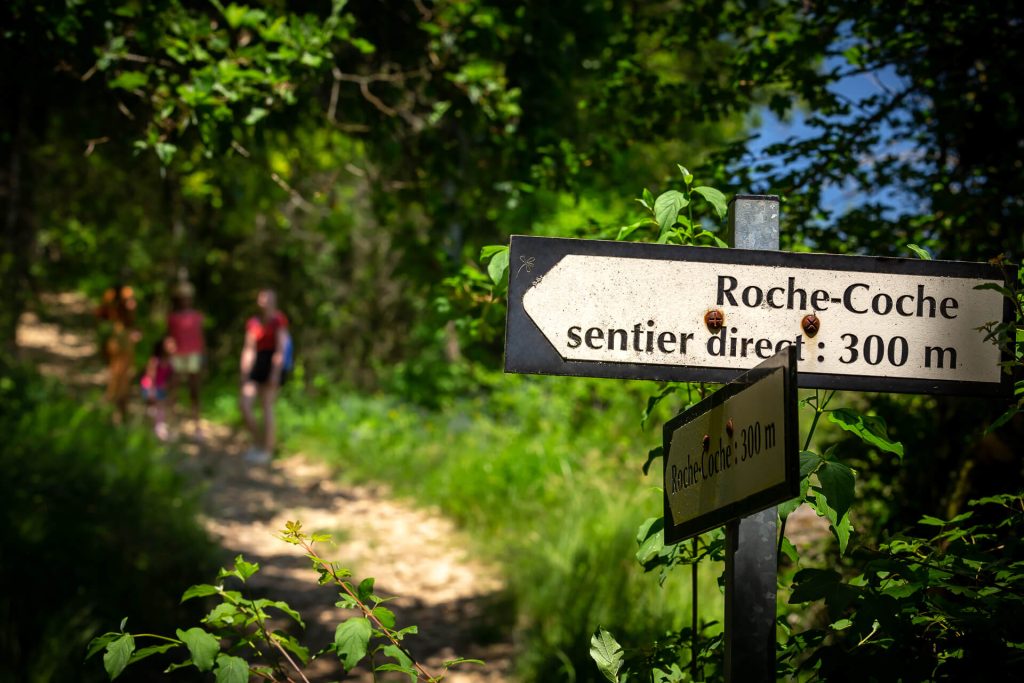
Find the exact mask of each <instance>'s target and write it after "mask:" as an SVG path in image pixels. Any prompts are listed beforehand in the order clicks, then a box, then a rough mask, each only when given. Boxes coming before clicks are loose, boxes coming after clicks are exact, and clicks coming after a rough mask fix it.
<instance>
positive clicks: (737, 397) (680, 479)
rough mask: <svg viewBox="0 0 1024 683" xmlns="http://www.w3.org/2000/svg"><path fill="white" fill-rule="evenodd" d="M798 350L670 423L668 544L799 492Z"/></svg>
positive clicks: (776, 358)
mask: <svg viewBox="0 0 1024 683" xmlns="http://www.w3.org/2000/svg"><path fill="white" fill-rule="evenodd" d="M796 389H797V372H796V348H795V347H793V346H789V347H787V348H785V349H783V350H782V351H780V352H779V353H777V354H776V355H774V356H772V357H771V358H769V359H768V360H766V361H765V362H763V363H761V364H760V365H758V366H757V367H755V368H753V369H752V370H749V371H748V372H746V373H744V374H742V375H740V376H739V377H738V378H736V379H735V380H734V381H732V382H730V383H729V384H727V385H726V386H725V387H723V388H722V389H720V390H719V391H717V392H715V393H714V394H712V395H711V396H709V397H708V398H707V399H705V400H703V401H701V402H700V403H698V404H697V405H695V406H693V407H692V408H690V409H689V410H686V411H685V412H683V413H681V414H679V415H678V416H676V417H675V418H673V419H672V420H670V421H669V422H667V423H666V424H665V429H664V454H665V457H664V463H665V480H664V484H665V543H666V544H670V543H678V542H679V541H682V540H685V539H687V538H690V537H691V536H696V535H697V534H700V533H703V532H705V531H709V530H711V529H714V528H715V527H718V526H721V525H723V524H725V523H726V522H728V521H729V520H731V519H736V518H739V517H743V516H746V515H750V514H753V513H755V512H758V511H759V510H763V509H765V508H767V507H771V506H772V505H776V504H778V503H781V502H783V501H786V500H789V499H791V498H794V497H795V496H797V495H798V494H799V492H800V455H799V446H798V444H797V439H798V434H797V417H796V400H797V397H796Z"/></svg>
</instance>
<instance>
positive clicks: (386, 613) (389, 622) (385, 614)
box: [373, 607, 395, 629]
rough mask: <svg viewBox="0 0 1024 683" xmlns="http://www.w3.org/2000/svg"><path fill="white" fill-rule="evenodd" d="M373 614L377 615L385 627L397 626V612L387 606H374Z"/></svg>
mask: <svg viewBox="0 0 1024 683" xmlns="http://www.w3.org/2000/svg"><path fill="white" fill-rule="evenodd" d="M373 616H375V617H377V620H378V621H379V622H380V623H381V625H382V626H384V628H386V629H392V628H394V627H395V613H394V612H392V611H391V610H389V609H388V608H387V607H374V608H373Z"/></svg>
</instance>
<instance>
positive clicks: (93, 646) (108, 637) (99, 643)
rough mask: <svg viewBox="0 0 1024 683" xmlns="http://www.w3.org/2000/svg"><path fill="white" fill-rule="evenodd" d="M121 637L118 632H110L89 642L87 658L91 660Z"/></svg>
mask: <svg viewBox="0 0 1024 683" xmlns="http://www.w3.org/2000/svg"><path fill="white" fill-rule="evenodd" d="M120 636H121V634H120V633H118V632H116V631H109V632H107V633H104V634H103V635H101V636H96V637H95V638H93V639H92V640H91V641H89V649H88V651H86V653H85V658H86V659H89V658H90V657H92V656H94V655H95V654H96V653H97V652H99V651H100V650H102V649H104V648H105V647H106V646H107V645H109V644H110V643H111V642H112V641H114V640H115V639H117V638H119V637H120Z"/></svg>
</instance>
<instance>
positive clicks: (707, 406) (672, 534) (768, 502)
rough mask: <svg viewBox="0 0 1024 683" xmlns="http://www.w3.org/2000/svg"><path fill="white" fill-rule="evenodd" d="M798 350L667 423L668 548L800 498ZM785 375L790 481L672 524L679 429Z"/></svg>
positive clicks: (664, 481)
mask: <svg viewBox="0 0 1024 683" xmlns="http://www.w3.org/2000/svg"><path fill="white" fill-rule="evenodd" d="M796 365H797V363H796V347H794V346H789V347H787V348H785V349H783V350H782V351H780V352H779V353H777V354H775V355H774V356H772V357H771V358H769V359H768V360H766V361H764V362H763V363H761V364H760V365H758V366H757V367H755V368H752V369H750V370H747V371H746V372H744V373H743V374H742V375H740V376H739V377H737V378H736V380H735V381H733V382H730V383H729V384H727V385H725V386H724V387H722V388H721V389H719V390H718V391H716V392H715V393H713V394H711V396H709V397H707V398H706V399H704V400H703V401H701V402H700V403H698V404H697V405H695V406H693V407H692V408H689V409H687V410H685V411H683V412H682V413H680V414H679V415H677V416H675V417H674V418H672V419H671V420H669V421H668V422H666V423H665V426H664V428H663V430H662V486H663V490H664V493H663V496H662V498H663V501H664V515H665V526H664V535H665V545H672V544H675V543H679V542H680V541H685V540H686V539H688V538H692V537H693V536H697V535H699V534H702V533H704V532H706V531H711V530H712V529H715V528H717V527H720V526H722V525H724V524H726V523H727V522H729V521H731V520H733V519H738V518H740V517H745V516H747V515H751V514H754V513H755V512H760V511H761V510H764V509H766V508H770V507H771V506H773V505H778V504H779V503H782V502H785V501H787V500H790V499H792V498H796V497H797V496H798V495H800V449H799V433H798V422H797V386H798V376H797V367H796ZM773 372H782V373H784V374H783V382H782V396H783V398H782V400H783V403H784V410H783V416H784V417H783V420H784V421H785V429H784V430H783V431H784V444H785V445H784V448H785V458H786V463H785V468H786V479H785V481H784V482H782V483H780V484H776V485H774V486H771V487H769V488H767V489H763V490H761V491H758V492H757V493H755V494H753V495H751V496H747V497H746V498H744V499H742V500H738V501H736V502H734V503H730V504H728V505H725V506H723V507H720V508H718V509H717V510H714V511H712V512H709V513H707V514H704V515H700V516H698V517H694V518H693V519H691V520H688V521H686V522H683V523H682V524H673V523H672V510H671V508H670V506H669V500H668V496H669V481H668V456H669V453H671V452H672V450H671V449H672V435H673V434H674V433H675V431H676V430H677V429H679V428H680V427H682V426H683V425H685V424H687V423H688V422H691V421H692V420H694V419H696V418H698V417H700V416H701V415H703V414H704V413H706V412H708V411H709V410H712V409H714V408H717V407H718V406H720V405H722V404H723V403H725V402H726V401H727V400H729V399H730V398H732V397H733V396H735V395H737V394H739V393H740V392H742V391H744V390H745V389H747V388H749V387H750V385H751V384H754V383H756V382H757V381H758V380H760V379H764V378H765V377H766V376H768V375H769V374H770V373H773Z"/></svg>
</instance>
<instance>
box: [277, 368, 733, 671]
mask: <svg viewBox="0 0 1024 683" xmlns="http://www.w3.org/2000/svg"><path fill="white" fill-rule="evenodd" d="M473 385H474V386H475V387H476V391H477V392H478V393H479V395H478V396H471V395H466V396H464V397H461V398H459V399H447V400H446V401H445V403H444V404H443V410H440V411H438V410H429V409H425V408H423V407H421V406H417V405H415V404H411V403H409V402H403V401H399V400H396V399H395V398H394V397H387V396H380V397H363V396H357V395H352V394H347V393H346V394H342V395H340V396H337V397H336V398H334V399H333V400H332V401H330V402H328V403H326V404H325V403H315V404H314V403H309V402H306V401H300V400H298V399H297V400H296V402H292V403H290V404H289V405H288V406H282V423H289V424H290V425H291V426H290V427H289V430H290V432H289V433H290V436H288V437H287V439H288V445H289V448H293V449H296V450H301V451H302V452H304V453H307V454H310V455H313V456H316V457H320V458H323V459H325V460H327V461H328V462H329V463H333V464H335V465H336V466H337V468H338V471H339V473H340V474H341V476H344V477H345V478H346V479H350V480H355V481H362V480H373V481H388V483H389V485H390V486H391V487H392V488H393V489H394V490H395V491H396V492H397V493H398V494H400V495H408V496H411V497H413V498H415V499H416V500H418V501H421V502H423V503H425V504H429V505H432V506H438V507H439V508H440V509H441V510H442V511H443V512H444V513H446V514H447V515H449V516H451V517H453V518H454V519H455V520H456V521H458V522H459V523H460V524H461V525H462V526H463V527H464V528H465V529H466V531H467V533H468V534H470V535H471V542H473V543H474V545H476V546H478V547H479V548H480V551H481V552H482V553H483V554H484V556H485V557H489V558H492V559H493V560H495V561H496V562H497V563H498V564H499V566H500V567H501V568H502V570H503V574H504V575H505V580H506V582H507V584H508V591H509V595H508V598H507V602H504V601H503V602H500V603H499V604H497V605H495V610H502V611H501V612H500V613H496V614H495V615H494V619H495V620H497V621H499V623H501V624H505V623H513V624H515V625H516V626H515V634H514V635H515V638H516V640H517V642H518V643H519V644H520V646H521V651H520V653H519V654H518V656H517V661H516V666H517V674H518V675H520V676H522V678H523V679H524V680H537V681H547V680H551V681H561V680H565V678H566V677H573V676H575V678H576V680H578V681H585V680H597V678H596V676H598V675H599V674H598V673H597V672H596V671H595V670H594V669H593V664H592V663H591V662H590V658H589V640H590V636H591V635H592V634H593V632H594V630H595V629H596V628H597V627H598V626H599V625H602V626H604V627H605V628H607V629H608V630H609V631H612V632H614V633H616V634H617V635H619V636H621V637H623V638H625V637H629V638H633V639H641V638H643V637H645V634H646V635H649V636H650V637H655V636H658V635H660V634H663V633H665V632H666V631H670V630H673V629H677V628H678V627H679V626H680V623H679V622H680V621H681V620H682V618H683V615H685V614H687V613H688V608H689V605H690V601H689V595H688V594H689V587H688V583H687V584H686V585H683V582H676V581H673V580H669V581H667V582H666V583H665V585H664V587H661V588H659V585H658V580H657V578H656V577H654V576H648V577H645V576H643V574H642V571H641V570H640V568H639V567H635V566H631V565H632V562H631V561H629V560H628V558H630V557H631V556H632V555H633V554H634V553H635V552H636V548H637V546H636V541H635V536H636V519H637V515H638V513H641V514H642V511H647V513H648V514H653V513H654V512H655V511H658V510H660V505H661V498H660V493H658V492H652V491H650V490H649V489H648V487H647V486H646V485H645V484H644V482H643V481H642V479H641V478H640V477H639V476H638V473H637V472H636V467H635V465H634V464H632V463H631V462H630V460H631V457H632V454H633V453H635V451H636V449H637V444H638V443H643V442H644V441H645V440H647V439H648V438H649V437H646V436H644V435H643V434H642V433H641V432H640V431H639V430H637V426H636V421H635V419H634V417H633V415H632V413H631V411H630V407H631V405H633V404H634V403H635V402H636V401H637V400H638V398H639V396H641V395H642V392H643V391H644V390H645V388H646V387H647V386H649V385H647V384H644V383H625V384H623V383H609V382H601V381H594V380H580V379H566V378H542V377H537V378H530V377H518V376H502V375H499V374H490V373H482V372H478V373H476V374H475V375H474V382H473ZM666 407H667V404H666ZM667 414H668V413H667V411H665V410H661V411H659V412H658V413H657V415H658V416H660V417H665V416H667ZM567 444H571V447H569V448H567V447H566V445H567ZM657 545H658V547H659V550H660V540H659V541H658V543H657ZM711 573H712V572H711V571H708V572H707V573H706V574H705V575H704V576H703V578H702V583H701V585H702V588H703V590H704V591H705V593H706V596H705V597H704V599H703V601H702V606H703V607H702V609H706V610H707V611H708V613H713V611H714V610H716V609H718V608H720V605H721V596H720V594H719V592H718V589H717V587H716V586H715V584H714V581H713V577H712V575H711ZM567 587H571V589H567ZM581 595H585V596H587V599H586V600H581V599H579V596H581ZM506 609H511V610H512V611H513V614H511V615H509V614H505V613H504V610H506ZM501 628H504V626H502V627H501Z"/></svg>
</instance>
